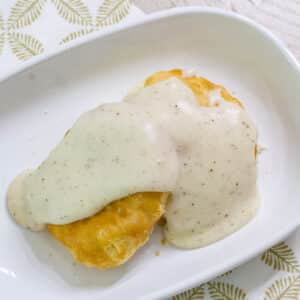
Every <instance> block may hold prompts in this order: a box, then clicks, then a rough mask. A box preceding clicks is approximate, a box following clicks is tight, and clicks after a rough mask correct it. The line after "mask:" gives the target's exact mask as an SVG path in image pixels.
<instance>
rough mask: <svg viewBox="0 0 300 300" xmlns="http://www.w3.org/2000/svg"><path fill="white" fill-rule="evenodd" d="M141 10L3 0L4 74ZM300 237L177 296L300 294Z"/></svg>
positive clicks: (125, 2)
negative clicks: (27, 61)
mask: <svg viewBox="0 0 300 300" xmlns="http://www.w3.org/2000/svg"><path fill="white" fill-rule="evenodd" d="M149 1H150V0H149ZM139 14H140V13H139V11H138V10H137V9H136V8H135V7H134V6H133V5H131V3H130V0H102V1H99V0H98V1H97V0H6V1H0V77H3V76H5V74H7V73H9V72H11V71H12V70H15V69H17V68H18V67H19V66H20V64H22V63H23V62H24V61H26V60H29V59H32V58H33V57H35V56H37V55H40V54H42V53H47V52H48V53H51V52H53V51H55V50H57V49H58V48H59V47H64V45H65V44H67V43H69V42H71V41H73V40H75V39H79V38H81V37H83V36H85V35H87V34H89V33H91V32H93V31H97V30H101V29H102V28H104V27H106V26H111V25H114V24H117V23H120V22H123V23H124V24H125V23H126V22H128V20H132V19H134V18H135V17H136V16H137V15H139ZM298 232H299V231H298ZM297 236H298V234H297V232H296V233H294V234H293V235H292V236H291V237H290V238H289V239H288V240H287V242H283V243H279V244H278V245H276V246H274V247H272V248H271V249H269V250H267V251H266V252H265V253H263V254H262V255H261V256H260V257H258V258H256V259H254V260H252V261H251V262H249V263H247V264H246V265H243V266H241V267H239V268H237V269H235V270H233V271H230V272H228V273H226V274H224V275H222V276H220V277H218V278H216V279H215V280H212V281H210V282H208V283H205V284H201V285H199V286H198V287H196V288H194V289H192V290H189V291H186V292H184V293H182V294H180V295H177V296H174V297H173V298H172V299H174V300H201V299H212V300H223V299H224V300H244V299H249V300H250V299H253V300H256V299H264V300H279V299H280V300H284V299H295V300H297V299H300V295H299V293H300V263H299V261H300V260H299V258H300V242H299V239H298V238H297ZM297 254H298V255H297ZM297 256H298V257H299V258H298V257H297Z"/></svg>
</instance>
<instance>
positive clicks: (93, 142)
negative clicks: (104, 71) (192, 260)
mask: <svg viewBox="0 0 300 300" xmlns="http://www.w3.org/2000/svg"><path fill="white" fill-rule="evenodd" d="M211 97H212V100H213V99H214V98H216V97H217V98H218V101H219V100H220V99H219V98H220V97H221V96H220V95H219V94H218V91H216V93H215V94H212V95H211ZM221 100H222V99H221ZM125 101H126V102H127V103H118V104H110V105H103V106H100V107H99V108H97V109H95V110H93V111H90V112H87V113H85V114H83V115H82V116H81V117H80V118H79V120H78V121H77V122H76V123H75V125H74V126H73V127H72V128H71V130H70V132H69V133H68V134H67V136H66V137H65V138H64V139H63V140H62V141H61V143H60V144H59V145H58V146H57V147H56V148H55V149H54V150H53V151H52V152H51V153H50V155H49V157H48V158H47V159H46V160H45V161H44V162H43V163H42V164H41V165H40V166H39V168H38V169H36V170H33V171H31V172H29V174H27V175H26V174H25V175H24V174H23V175H21V176H20V177H17V179H15V181H14V182H13V183H12V184H11V186H10V188H9V191H8V205H9V209H10V212H11V214H12V215H13V216H14V217H15V219H16V220H17V222H19V223H20V224H22V225H23V226H27V227H29V228H31V229H33V230H40V229H41V228H42V227H43V225H44V224H46V223H53V224H66V223H70V222H72V221H75V220H79V219H82V218H85V217H88V216H91V215H93V214H95V213H96V212H98V211H99V210H101V208H103V207H104V206H105V205H107V204H108V203H110V202H112V201H114V200H116V199H119V198H121V197H124V196H127V195H130V194H133V193H136V192H142V191H171V192H172V199H171V201H170V203H169V205H168V207H167V211H166V215H165V217H166V220H167V225H166V227H165V235H166V238H167V239H168V241H169V242H171V243H172V244H174V245H176V246H177V247H182V248H195V247H200V246H204V245H206V244H209V243H211V242H214V241H216V240H218V239H221V238H223V237H225V236H227V235H228V234H230V233H232V232H233V231H235V230H237V229H239V228H240V227H241V226H242V225H244V224H246V223H247V222H248V221H249V220H250V219H251V218H252V217H253V216H254V214H255V212H256V210H257V207H258V202H259V201H258V199H259V197H258V194H257V190H256V161H255V158H254V147H255V144H256V139H257V137H256V129H255V126H254V125H253V123H252V121H251V120H250V119H249V117H248V115H247V113H246V112H245V111H244V110H242V109H240V108H239V107H238V106H236V105H234V104H228V103H227V102H225V101H223V102H222V103H221V104H220V105H219V106H218V107H209V108H207V107H201V106H200V105H199V104H198V103H197V101H196V98H195V96H194V94H193V93H192V91H191V90H190V89H189V88H187V87H186V86H185V85H184V84H183V83H182V82H181V81H180V80H178V79H176V78H171V79H168V80H165V81H162V82H159V83H157V84H154V85H152V86H150V87H147V88H139V89H136V90H132V91H131V92H130V94H129V95H128V96H127V97H126V98H125Z"/></svg>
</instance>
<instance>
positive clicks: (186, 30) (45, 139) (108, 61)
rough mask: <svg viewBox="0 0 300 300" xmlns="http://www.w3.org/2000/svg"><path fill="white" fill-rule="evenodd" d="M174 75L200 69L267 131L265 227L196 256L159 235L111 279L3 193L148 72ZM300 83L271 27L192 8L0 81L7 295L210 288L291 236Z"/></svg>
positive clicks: (256, 225)
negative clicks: (80, 260) (84, 116)
mask: <svg viewBox="0 0 300 300" xmlns="http://www.w3.org/2000/svg"><path fill="white" fill-rule="evenodd" d="M79 43H82V42H79ZM77 44H78V42H77V43H75V44H73V46H74V45H77ZM45 58H46V57H44V58H42V60H43V59H45ZM39 60H41V59H36V60H35V61H34V62H35V63H36V62H37V61H39ZM30 64H32V62H31V63H29V64H27V66H26V67H27V68H28V67H29V65H30ZM174 67H181V68H187V69H190V68H193V69H196V70H197V72H198V74H201V75H204V76H205V77H207V78H209V79H211V80H212V81H214V82H216V83H220V84H222V85H224V86H226V87H227V88H228V89H229V90H231V91H232V92H234V93H235V95H236V96H237V97H238V98H240V99H242V101H243V103H244V104H245V106H246V109H247V110H248V111H249V113H250V115H251V116H252V118H253V119H254V120H255V122H256V124H257V125H258V128H259V142H260V144H261V145H263V146H266V147H267V148H268V149H267V151H265V152H264V153H263V154H262V155H261V156H260V157H259V179H258V181H259V188H260V192H261V198H262V206H261V209H260V211H259V214H258V216H257V217H256V218H255V220H253V221H252V222H251V223H250V224H249V225H247V226H245V227H244V228H242V229H241V230H240V231H238V232H237V233H235V234H233V235H231V236H230V237H228V238H226V239H224V240H222V241H220V242H217V243H215V244H213V245H211V246H208V247H205V248H203V249H197V250H192V251H182V250H177V249H175V248H172V247H168V246H167V247H165V246H162V245H161V243H160V238H161V233H160V232H159V230H158V232H156V233H155V235H154V236H152V238H151V242H150V243H148V244H147V245H146V246H145V247H144V248H143V249H142V250H141V251H139V252H138V254H137V255H136V256H135V257H134V258H133V259H132V260H131V261H130V262H129V263H127V264H125V265H124V266H122V267H120V268H118V269H115V270H112V271H107V272H101V271H97V270H94V269H87V268H85V267H82V266H80V265H78V264H74V262H73V260H72V258H71V256H70V255H69V253H68V252H67V251H66V250H65V249H64V248H63V247H62V246H60V245H59V244H58V243H57V242H56V241H54V240H53V239H52V238H51V237H49V236H48V235H47V234H46V233H45V234H40V233H37V234H35V233H31V232H28V231H26V230H22V229H21V228H19V227H18V226H16V225H15V224H14V222H13V221H12V220H11V219H10V217H9V216H8V213H7V210H6V205H5V192H6V188H7V185H8V184H9V182H10V181H11V180H12V178H13V177H14V176H15V175H16V174H17V173H19V172H20V171H21V170H23V169H25V168H30V167H33V166H36V165H37V164H38V163H39V162H40V161H41V160H42V159H43V158H45V156H46V155H47V153H48V152H49V150H50V149H51V148H52V147H53V146H54V145H55V144H56V143H57V142H58V141H59V140H60V139H61V138H62V136H63V134H64V132H65V131H66V130H67V129H68V128H69V127H70V126H71V125H72V123H73V122H74V120H75V119H76V118H77V117H78V116H79V114H81V113H82V112H84V111H86V110H88V109H90V108H92V107H95V106H97V105H99V104H101V103H103V102H109V101H118V100H120V99H121V97H122V96H123V95H125V94H126V92H127V91H128V90H129V89H130V88H131V87H133V86H134V85H135V84H136V83H137V82H140V81H141V80H142V79H143V78H145V77H146V76H147V75H149V74H151V73H152V72H155V71H158V70H161V69H169V68H174ZM299 80H300V72H299V66H298V65H297V63H296V60H295V59H294V58H293V56H292V55H291V54H290V53H289V52H288V51H287V50H286V49H285V48H284V47H283V46H282V44H281V43H280V42H278V41H277V40H276V39H275V38H274V37H273V36H272V35H271V34H270V33H269V32H267V31H266V30H265V29H263V28H262V27H260V26H258V25H256V24H254V23H253V22H251V21H249V20H247V19H245V18H243V17H239V16H236V15H233V14H228V13H224V12H221V11H217V10H211V9H210V10H208V9H205V10H203V9H195V8H194V9H180V10H171V11H168V12H163V13H158V14H155V15H152V16H149V17H146V18H144V19H143V20H141V21H138V22H136V23H135V24H131V25H127V26H126V28H125V29H124V28H123V29H122V28H121V27H118V26H117V27H115V28H114V29H107V30H106V31H105V32H103V33H98V34H95V35H92V36H89V37H87V38H86V39H85V43H84V45H81V46H80V47H77V48H74V49H72V50H70V51H67V52H64V53H62V54H60V55H59V56H55V57H53V58H51V59H49V60H47V61H45V62H43V63H41V64H38V65H35V66H33V67H31V68H29V69H27V70H26V71H25V72H23V73H20V74H17V75H15V76H13V77H11V78H9V79H8V80H5V81H3V82H1V83H0V95H1V103H0V138H1V139H0V140H1V147H0V158H1V163H0V165H1V168H0V184H1V194H0V197H1V210H0V237H1V247H0V287H1V296H2V297H4V298H5V299H20V298H21V297H22V298H23V299H29V297H30V299H44V300H46V299H52V300H53V299H73V300H77V299H91V300H93V299H106V300H109V299H122V300H126V299H128V300H129V299H130V300H134V299H157V298H162V297H166V296H169V295H171V294H173V293H175V292H179V291H180V290H182V289H186V288H189V287H191V286H193V285H196V284H198V283H200V282H202V281H206V280H209V279H211V278H212V277H214V276H216V275H218V274H220V273H222V272H225V271H227V270H229V269H230V268H233V267H235V266H237V265H238V264H241V263H242V262H245V261H246V260H249V259H250V258H251V257H253V256H255V255H257V254H258V253H260V252H261V251H263V250H264V249H265V248H267V247H269V246H271V245H272V244H274V243H275V242H277V241H279V240H280V239H282V238H283V237H285V236H286V235H287V234H288V233H290V232H291V231H292V230H294V229H295V228H296V227H297V226H298V225H299V223H300V217H299V211H300V197H299V196H300V184H299V183H300V171H299V170H300V156H299V153H300V151H299V143H300V139H299V137H300V118H299V112H300V99H299V95H300V84H299ZM156 251H160V256H158V257H157V256H155V252H156Z"/></svg>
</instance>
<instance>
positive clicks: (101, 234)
mask: <svg viewBox="0 0 300 300" xmlns="http://www.w3.org/2000/svg"><path fill="white" fill-rule="evenodd" d="M168 196H169V194H168V193H137V194H134V195H131V196H128V197H126V198H123V199H120V200H116V201H114V202H112V203H110V204H109V205H107V206H106V207H105V208H104V209H102V210H101V211H100V212H99V213H97V214H96V215H94V216H92V217H89V218H86V219H84V220H80V221H77V222H74V223H70V224H66V225H50V224H49V225H48V230H49V232H50V234H52V235H53V236H54V237H55V238H56V239H57V240H59V241H60V242H61V243H63V244H64V245H65V246H66V247H67V248H68V249H69V250H70V251H71V253H72V254H73V256H74V257H75V258H76V260H78V261H79V262H81V263H83V264H85V265H87V266H95V267H97V268H99V269H103V270H104V269H108V268H112V267H116V266H118V265H121V264H123V263H124V262H126V261H127V260H128V259H129V258H130V257H131V256H132V255H133V254H134V253H135V252H136V251H137V249H139V248H140V247H141V246H143V245H144V244H145V243H146V242H147V240H148V239H149V236H150V234H151V232H152V230H153V225H154V224H155V223H156V222H157V221H158V220H159V218H160V217H161V216H162V215H163V214H164V212H165V207H166V204H167V199H168Z"/></svg>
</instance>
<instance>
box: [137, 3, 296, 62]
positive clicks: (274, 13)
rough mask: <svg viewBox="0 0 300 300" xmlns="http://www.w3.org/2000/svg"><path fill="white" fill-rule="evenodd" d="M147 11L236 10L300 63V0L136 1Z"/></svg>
mask: <svg viewBox="0 0 300 300" xmlns="http://www.w3.org/2000/svg"><path fill="white" fill-rule="evenodd" d="M134 3H135V4H136V5H137V6H138V7H139V8H140V9H142V10H143V11H144V12H147V13H149V12H154V11H158V10H162V9H168V8H172V7H180V6H190V5H194V6H195V5H197V6H210V7H219V8H223V9H226V10H230V11H234V12H237V13H240V14H242V15H245V16H247V17H250V18H251V19H254V20H256V21H257V22H259V23H261V24H263V25H265V26H266V27H267V28H269V29H270V30H271V31H272V32H273V33H275V34H276V35H277V36H278V37H279V38H281V39H282V40H283V41H284V42H285V43H286V45H287V46H288V47H289V49H290V50H291V51H292V52H293V53H294V54H295V55H296V57H297V58H298V59H299V60H300V0H135V1H134Z"/></svg>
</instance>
